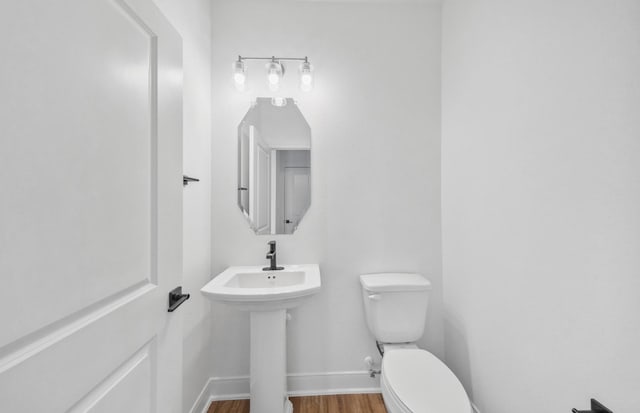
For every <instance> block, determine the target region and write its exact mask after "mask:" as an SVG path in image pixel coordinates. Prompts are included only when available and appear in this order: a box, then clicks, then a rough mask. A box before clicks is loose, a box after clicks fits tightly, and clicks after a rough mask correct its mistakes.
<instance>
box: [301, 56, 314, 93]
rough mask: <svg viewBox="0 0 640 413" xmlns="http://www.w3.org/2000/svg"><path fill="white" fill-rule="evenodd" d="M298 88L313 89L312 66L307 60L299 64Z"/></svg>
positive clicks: (305, 90)
mask: <svg viewBox="0 0 640 413" xmlns="http://www.w3.org/2000/svg"><path fill="white" fill-rule="evenodd" d="M300 89H302V91H303V92H309V91H311V90H312V89H313V68H312V67H311V64H310V63H309V62H304V63H302V64H301V65H300Z"/></svg>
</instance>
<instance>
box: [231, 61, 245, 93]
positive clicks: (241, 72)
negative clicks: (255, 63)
mask: <svg viewBox="0 0 640 413" xmlns="http://www.w3.org/2000/svg"><path fill="white" fill-rule="evenodd" d="M233 81H234V83H235V84H236V89H238V90H239V91H243V90H244V86H245V83H246V81H247V70H246V67H245V66H244V62H243V61H242V60H240V59H238V61H236V62H234V63H233Z"/></svg>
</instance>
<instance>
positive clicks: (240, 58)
mask: <svg viewBox="0 0 640 413" xmlns="http://www.w3.org/2000/svg"><path fill="white" fill-rule="evenodd" d="M238 60H239V61H243V60H274V61H282V60H291V61H300V62H308V61H309V59H308V57H307V56H305V57H278V56H271V57H246V56H245V57H243V56H238Z"/></svg>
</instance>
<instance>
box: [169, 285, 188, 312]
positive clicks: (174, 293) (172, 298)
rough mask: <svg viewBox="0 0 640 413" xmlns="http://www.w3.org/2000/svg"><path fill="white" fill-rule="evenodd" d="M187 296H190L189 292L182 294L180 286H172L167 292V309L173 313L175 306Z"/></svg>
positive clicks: (185, 299)
mask: <svg viewBox="0 0 640 413" xmlns="http://www.w3.org/2000/svg"><path fill="white" fill-rule="evenodd" d="M189 297H191V294H182V286H180V287H176V288H174V289H173V290H171V291H170V292H169V308H168V309H167V311H168V312H170V313H173V312H174V311H175V310H176V308H178V307H180V306H181V305H182V303H184V302H185V301H187V300H188V299H189Z"/></svg>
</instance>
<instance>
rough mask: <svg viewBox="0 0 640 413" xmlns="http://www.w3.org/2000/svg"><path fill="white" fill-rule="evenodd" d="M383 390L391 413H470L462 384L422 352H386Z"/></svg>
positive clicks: (444, 367)
mask: <svg viewBox="0 0 640 413" xmlns="http://www.w3.org/2000/svg"><path fill="white" fill-rule="evenodd" d="M381 383H382V390H383V397H385V403H386V404H387V405H388V406H393V407H394V409H392V410H391V411H392V412H395V411H397V412H401V413H470V412H471V404H470V403H469V398H468V397H467V393H466V392H465V390H464V388H463V387H462V384H461V383H460V381H458V379H457V378H456V376H455V375H454V374H453V372H452V371H451V370H449V368H448V367H447V366H446V365H445V364H444V363H443V362H442V361H440V359H438V358H437V357H436V356H434V355H433V354H431V353H429V352H428V351H425V350H421V349H397V350H391V351H388V352H387V351H385V354H384V357H383V358H382V382H381Z"/></svg>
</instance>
